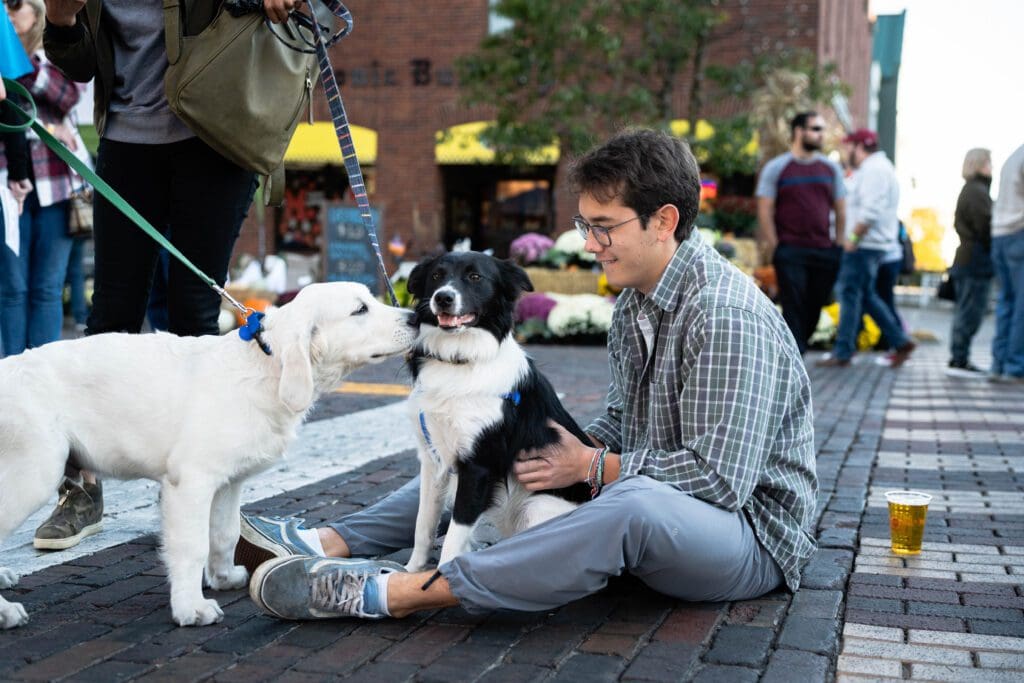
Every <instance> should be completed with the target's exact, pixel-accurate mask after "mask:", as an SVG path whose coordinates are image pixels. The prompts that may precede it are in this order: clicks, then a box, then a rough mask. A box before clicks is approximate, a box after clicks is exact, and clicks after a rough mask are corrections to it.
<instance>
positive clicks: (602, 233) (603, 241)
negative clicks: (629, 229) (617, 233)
mask: <svg viewBox="0 0 1024 683" xmlns="http://www.w3.org/2000/svg"><path fill="white" fill-rule="evenodd" d="M650 215H651V214H644V215H642V216H633V217H632V218H627V219H626V220H624V221H622V222H621V223H616V224H615V225H608V226H604V225H591V224H590V223H588V222H586V221H585V220H583V216H573V218H572V227H574V228H576V232H577V233H579V236H580V237H582V238H583V239H584V240H586V239H587V235H589V234H590V233H594V239H595V240H597V243H598V244H600V245H601V246H602V247H610V246H612V237H611V235H609V234H608V231H609V230H611V229H612V228H617V227H619V226H620V225H625V224H626V223H629V222H630V221H635V220H637V219H640V220H642V219H644V218H647V217H648V216H650Z"/></svg>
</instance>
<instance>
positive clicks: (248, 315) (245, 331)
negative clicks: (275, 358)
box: [238, 308, 273, 356]
mask: <svg viewBox="0 0 1024 683" xmlns="http://www.w3.org/2000/svg"><path fill="white" fill-rule="evenodd" d="M263 316H264V314H263V313H260V312H259V311H257V310H254V309H252V308H246V309H245V324H244V325H242V326H241V327H239V328H238V336H239V337H241V338H242V341H255V342H256V344H257V345H258V346H259V347H260V351H262V352H263V353H265V354H267V355H268V356H271V355H273V354H272V353H271V351H270V345H269V344H267V343H266V342H265V341H263V337H262V334H263Z"/></svg>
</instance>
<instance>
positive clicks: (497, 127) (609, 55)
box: [457, 0, 836, 174]
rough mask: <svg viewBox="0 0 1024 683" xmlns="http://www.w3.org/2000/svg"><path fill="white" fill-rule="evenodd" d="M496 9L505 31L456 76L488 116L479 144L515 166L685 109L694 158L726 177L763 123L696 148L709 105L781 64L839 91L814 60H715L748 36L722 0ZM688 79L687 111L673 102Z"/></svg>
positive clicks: (500, 5)
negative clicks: (719, 49) (719, 51)
mask: <svg viewBox="0 0 1024 683" xmlns="http://www.w3.org/2000/svg"><path fill="white" fill-rule="evenodd" d="M493 9H494V10H495V11H497V12H498V13H500V14H502V15H504V16H505V17H508V18H509V19H511V21H512V24H511V26H510V28H508V29H507V30H505V31H502V32H500V33H496V34H493V35H490V36H488V37H487V38H485V39H484V41H483V42H482V43H481V45H480V47H479V49H477V50H476V51H475V52H474V53H472V54H469V55H467V56H465V57H463V58H462V59H460V60H459V61H458V63H457V68H458V73H459V85H460V88H461V90H462V95H463V100H464V102H465V103H466V104H467V105H470V106H487V107H491V108H493V110H494V113H495V121H494V124H493V125H492V126H490V127H489V128H488V129H487V130H486V131H485V133H484V137H485V139H486V140H487V142H488V143H489V144H490V145H492V146H493V147H494V149H495V150H496V152H497V155H498V158H499V159H500V160H503V161H506V162H510V163H514V162H516V161H521V160H523V159H524V158H525V157H526V154H527V153H528V152H529V151H530V150H533V149H536V148H538V147H541V146H544V145H547V144H550V143H551V142H553V141H555V140H557V141H558V142H559V144H560V145H561V147H562V151H563V154H566V155H570V156H571V155H577V154H580V153H582V152H583V151H585V150H587V149H588V148H589V147H591V146H592V145H593V144H594V143H595V142H596V141H598V140H599V139H601V138H603V137H605V136H606V135H608V134H609V133H610V132H612V131H614V130H615V129H617V128H619V127H621V126H623V125H626V124H635V125H648V126H660V127H666V128H667V127H668V125H669V122H670V121H672V120H674V119H677V118H681V115H682V114H684V113H685V115H686V118H687V120H688V121H689V122H690V126H689V136H690V142H691V145H693V146H694V149H695V152H697V154H698V158H701V159H702V161H704V162H705V163H708V162H711V163H712V164H714V159H715V157H716V156H718V157H720V161H719V163H718V165H720V166H722V168H721V169H716V171H717V172H719V173H722V174H727V173H750V172H752V169H753V168H754V167H755V164H756V159H755V158H752V157H751V155H750V153H749V151H747V150H746V149H745V145H746V142H749V140H750V135H751V133H752V132H753V130H754V129H755V128H756V125H755V124H754V123H753V122H752V121H751V120H750V119H749V118H748V117H746V116H741V117H733V118H731V119H720V120H717V121H712V123H713V125H714V126H715V129H716V135H715V136H714V138H713V139H712V140H708V141H697V140H695V139H693V135H694V133H695V131H696V125H695V124H696V120H697V118H698V117H699V116H700V115H701V114H702V113H703V110H704V108H705V103H706V102H708V101H714V100H715V99H716V98H719V97H726V96H734V95H737V94H738V95H741V96H742V95H743V94H745V93H750V92H753V91H754V90H755V89H756V88H757V87H759V86H760V85H762V84H763V82H764V79H765V78H766V76H767V74H769V73H770V72H771V70H772V69H773V68H779V64H780V63H781V62H786V63H788V64H791V65H792V67H793V68H798V69H807V70H809V71H810V72H812V73H813V74H814V76H813V78H812V81H813V82H814V84H815V87H818V90H816V91H815V95H816V96H817V97H821V98H822V100H819V101H827V99H824V98H825V97H826V96H827V95H828V92H827V91H828V89H829V88H830V87H831V88H834V87H836V83H835V80H834V78H832V75H831V72H830V71H829V70H828V69H827V68H826V69H821V68H819V67H818V65H817V64H816V59H815V57H814V55H813V54H810V53H808V54H806V55H803V54H800V53H797V52H793V51H791V52H790V53H787V54H784V55H783V56H782V57H781V58H779V57H770V58H762V59H758V60H748V61H746V62H743V63H741V64H739V65H722V64H715V63H709V61H708V60H709V55H710V54H711V53H710V49H711V47H712V46H713V45H715V44H716V43H718V42H719V41H724V40H736V39H742V35H741V32H742V31H743V30H744V27H743V26H742V24H740V23H738V22H730V21H729V18H730V17H729V15H728V14H727V13H726V12H725V11H723V10H722V9H721V8H720V5H719V3H718V2H717V0H711V1H709V0H620V1H618V2H615V1H612V0H560V1H559V2H550V1H549V0H499V1H498V2H497V3H496V4H495V6H494V8H493ZM684 83H685V84H688V91H687V92H686V93H684V94H685V100H684V101H685V102H686V103H687V104H686V111H685V112H680V111H676V106H675V104H674V103H676V102H678V101H679V100H680V99H681V98H680V97H677V88H679V86H680V84H684ZM819 86H820V87H819Z"/></svg>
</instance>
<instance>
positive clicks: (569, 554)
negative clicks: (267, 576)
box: [331, 476, 783, 612]
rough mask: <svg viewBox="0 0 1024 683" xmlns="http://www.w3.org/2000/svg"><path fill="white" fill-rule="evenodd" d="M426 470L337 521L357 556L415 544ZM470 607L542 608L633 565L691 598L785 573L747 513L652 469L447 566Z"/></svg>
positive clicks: (656, 584) (777, 579) (744, 590)
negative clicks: (692, 492)
mask: <svg viewBox="0 0 1024 683" xmlns="http://www.w3.org/2000/svg"><path fill="white" fill-rule="evenodd" d="M418 506H419V479H418V478H417V479H413V480H412V481H410V482H409V483H408V484H406V485H405V486H403V487H402V488H400V489H399V490H397V491H395V492H394V493H392V494H391V495H390V496H388V497H387V498H385V499H384V500H382V501H380V502H379V503H377V504H376V505H373V506H371V507H368V508H366V509H365V510H361V511H359V512H356V513H354V514H351V515H348V516H346V517H344V518H342V519H341V520H339V521H338V522H335V523H334V524H331V527H332V528H334V529H335V530H336V531H337V532H338V533H339V534H341V537H342V538H343V539H345V542H346V543H347V544H348V547H349V549H350V550H351V552H352V555H354V556H373V555H383V554H387V553H391V552H394V551H396V550H400V549H403V548H408V547H411V546H412V545H413V537H414V534H415V527H416V512H417V509H418ZM440 571H441V574H442V575H443V576H444V577H445V578H446V579H448V583H449V585H450V586H451V590H452V593H453V594H454V595H455V597H456V598H457V599H458V600H459V604H460V605H461V606H462V607H463V608H464V609H466V610H467V611H470V612H483V611H488V610H495V609H511V610H521V611H528V612H536V611H543V610H547V609H552V608H554V607H558V606H560V605H564V604H566V603H568V602H571V601H573V600H577V599H579V598H582V597H584V596H586V595H589V594H591V593H595V592H597V591H599V590H601V589H602V588H604V586H605V585H606V584H607V583H608V578H609V577H610V576H618V575H620V574H622V573H623V572H629V573H630V574H632V575H633V576H635V577H637V578H639V579H640V580H641V581H643V582H644V583H645V584H647V585H648V586H650V587H651V588H653V589H654V590H656V591H658V592H660V593H664V594H665V595H670V596H672V597H676V598H681V599H683V600H690V601H718V600H745V599H749V598H755V597H758V596H760V595H763V594H764V593H767V592H768V591H770V590H773V589H775V588H777V587H778V586H779V585H781V584H782V579H783V577H782V572H781V571H780V570H779V567H778V565H777V564H776V563H775V560H774V559H772V557H771V555H769V554H768V551H767V550H765V549H764V547H763V546H762V545H761V544H760V543H759V542H758V540H757V538H756V537H755V535H754V531H753V529H752V528H751V526H750V523H749V522H748V521H747V518H746V516H745V515H744V514H743V513H742V512H727V511H726V510H722V509H721V508H718V507H715V506H714V505H711V504H709V503H705V502H703V501H700V500H697V499H696V498H693V497H692V496H689V495H687V494H685V493H681V492H680V491H678V490H677V489H675V488H673V487H671V486H669V485H667V484H664V483H661V482H657V481H654V480H653V479H650V478H648V477H643V476H631V477H624V478H623V479H620V480H618V481H615V482H613V483H611V484H609V485H608V486H606V487H605V489H604V491H602V492H601V495H600V496H598V497H597V498H596V499H594V500H592V501H590V502H589V503H585V504H583V505H581V506H580V507H578V508H577V509H575V510H573V511H572V512H569V513H567V514H565V515H562V516H560V517H556V518H555V519H552V520H549V521H547V522H545V523H544V524H541V525H539V526H536V527H533V528H532V529H528V530H526V531H524V532H522V533H519V534H516V535H515V536H513V537H511V538H507V539H503V540H502V541H500V542H498V543H496V544H494V545H492V546H490V547H488V548H484V549H483V550H479V551H476V552H472V553H466V554H465V555H461V556H459V557H457V558H455V559H454V560H452V561H451V562H449V563H447V564H445V565H443V566H442V567H440Z"/></svg>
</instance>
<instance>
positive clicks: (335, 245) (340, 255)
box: [324, 204, 381, 294]
mask: <svg viewBox="0 0 1024 683" xmlns="http://www.w3.org/2000/svg"><path fill="white" fill-rule="evenodd" d="M370 213H371V214H372V215H373V224H374V225H375V226H376V227H377V231H378V234H380V212H379V211H377V209H370ZM325 223H326V225H325V228H324V261H325V263H324V279H325V280H326V281H328V282H335V281H338V280H346V281H349V282H360V283H362V284H364V285H366V286H367V287H369V288H370V291H371V292H373V293H374V294H380V293H381V281H380V272H379V270H378V267H377V255H376V254H375V253H374V252H373V247H372V246H370V240H369V239H368V238H367V236H366V227H365V226H364V225H363V218H362V216H361V215H360V213H359V208H358V207H355V206H343V205H341V204H328V205H327V207H326V216H325Z"/></svg>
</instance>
